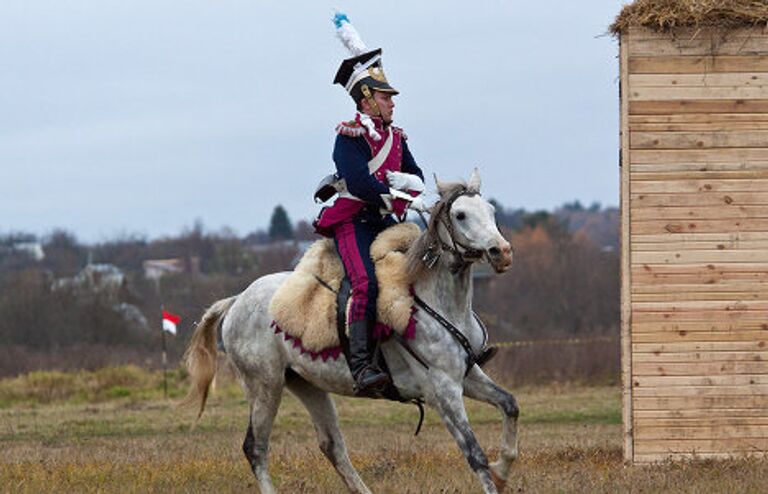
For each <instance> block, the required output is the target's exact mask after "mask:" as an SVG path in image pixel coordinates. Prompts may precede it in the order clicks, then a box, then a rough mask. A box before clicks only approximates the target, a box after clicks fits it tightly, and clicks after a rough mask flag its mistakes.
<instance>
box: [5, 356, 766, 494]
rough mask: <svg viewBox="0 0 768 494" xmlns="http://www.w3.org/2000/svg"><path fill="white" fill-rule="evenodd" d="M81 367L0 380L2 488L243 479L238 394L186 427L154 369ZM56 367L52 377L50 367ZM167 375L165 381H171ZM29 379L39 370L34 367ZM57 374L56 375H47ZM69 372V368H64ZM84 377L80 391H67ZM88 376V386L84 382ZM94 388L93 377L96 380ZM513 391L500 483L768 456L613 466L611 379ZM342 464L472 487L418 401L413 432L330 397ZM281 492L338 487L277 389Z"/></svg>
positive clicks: (656, 475) (391, 488) (700, 486)
mask: <svg viewBox="0 0 768 494" xmlns="http://www.w3.org/2000/svg"><path fill="white" fill-rule="evenodd" d="M131 372H132V373H133V377H132V378H131V379H128V380H127V381H126V379H120V378H118V379H117V381H119V382H122V383H123V384H115V383H114V382H115V375H120V373H119V372H112V374H109V373H107V375H108V376H111V377H108V378H104V377H102V381H101V383H102V384H103V386H101V387H100V386H98V385H95V384H93V383H94V382H95V381H96V380H97V379H96V378H94V377H93V376H91V375H81V376H79V377H78V378H77V379H76V380H75V381H77V382H80V383H81V385H77V384H72V383H70V385H71V390H70V391H71V392H70V393H68V394H67V393H64V394H60V395H57V394H55V393H53V394H51V393H52V392H51V390H50V389H49V388H45V386H43V391H42V392H40V393H39V394H34V393H29V392H27V394H24V393H23V392H22V391H23V390H24V389H26V388H23V387H22V386H23V385H24V386H27V387H28V386H29V383H25V382H22V381H18V380H16V381H13V380H6V381H0V453H1V454H0V490H1V491H2V492H14V493H16V492H35V493H37V492H67V493H74V492H105V493H113V492H242V491H243V490H246V489H245V488H248V489H250V490H255V489H256V488H255V486H254V479H253V477H252V475H251V473H250V470H249V468H248V465H247V463H246V461H245V459H244V457H243V455H242V452H241V444H242V440H243V436H244V432H245V428H246V426H247V408H248V407H247V404H246V403H245V402H244V401H243V400H242V399H241V398H240V393H239V390H238V389H237V388H236V386H235V385H234V384H231V383H230V384H223V385H221V386H219V389H218V390H217V393H216V394H215V395H214V397H213V398H212V399H211V401H210V403H209V406H208V408H207V410H206V414H205V415H204V417H203V419H202V420H201V422H200V424H199V425H198V427H197V428H196V429H195V430H194V431H190V429H189V426H190V423H191V421H192V413H191V412H190V411H188V410H183V409H178V408H176V407H174V406H173V405H172V402H171V401H166V400H163V399H162V394H161V391H160V389H161V388H160V386H159V382H160V381H159V377H158V376H157V375H147V373H144V374H141V373H140V372H139V371H136V370H135V369H134V370H131ZM59 377H60V376H59ZM182 377H183V376H181V377H179V376H174V379H173V381H172V384H171V392H172V394H174V395H178V394H179V393H180V384H182V383H183V380H182ZM37 378H38V380H43V381H45V378H41V376H38V377H37ZM57 379H58V378H57ZM70 381H71V380H70ZM82 386H86V388H87V389H86V390H83V389H81V388H82ZM88 386H90V388H88ZM102 388H103V389H102ZM514 391H516V395H517V397H518V400H519V402H520V405H521V409H522V415H521V425H520V431H521V432H520V446H521V457H520V459H519V461H518V462H517V464H516V466H515V468H514V469H513V473H512V476H511V478H510V481H509V485H508V487H507V492H568V493H570V492H590V493H593V492H606V493H607V492H764V491H765V480H764V479H765V478H766V476H768V461H757V460H755V461H729V462H688V463H676V464H662V465H656V466H652V467H626V466H624V465H623V463H622V452H621V410H620V390H619V389H618V388H615V387H585V386H577V385H548V386H543V387H537V388H533V387H530V388H523V389H519V390H514ZM337 405H338V409H339V413H340V417H341V425H342V429H343V431H344V433H345V435H346V439H347V445H348V447H349V449H350V455H351V457H352V461H353V463H354V464H355V465H356V466H357V468H358V470H359V471H360V474H361V476H362V477H363V479H364V480H365V481H366V482H367V483H368V485H369V487H370V488H371V489H372V490H373V491H374V492H384V493H453V492H477V490H478V484H477V483H476V482H475V479H474V477H473V475H472V474H471V473H470V470H469V468H468V467H467V465H466V463H465V461H464V459H463V457H461V456H460V454H459V453H458V449H457V447H456V446H455V444H454V442H453V440H452V439H451V438H450V436H449V435H448V433H447V431H446V430H445V428H444V427H443V426H442V424H441V423H440V421H439V419H438V417H437V415H436V414H434V412H431V411H428V412H427V417H426V421H425V424H424V428H423V430H422V432H421V434H420V435H419V436H418V437H416V438H414V437H413V430H414V427H415V425H416V420H417V417H418V413H417V410H416V408H415V407H413V406H408V405H401V404H394V403H386V402H379V401H375V402H374V401H371V400H353V399H348V398H339V399H337ZM468 411H469V415H470V419H471V421H472V423H473V426H474V430H475V432H476V433H477V436H478V438H479V439H480V441H481V444H482V445H483V446H484V447H485V448H486V451H487V452H488V453H489V454H490V457H491V458H495V454H496V451H497V446H498V435H499V433H500V430H501V428H500V416H499V414H498V413H497V412H496V410H495V409H493V408H491V407H489V406H487V405H483V404H479V403H474V402H468ZM270 451H271V453H270V454H271V457H270V468H271V472H272V475H273V478H274V480H275V484H276V486H277V487H278V489H280V490H281V492H287V493H295V492H322V493H325V492H343V486H342V483H341V481H340V480H339V479H338V477H337V475H336V473H335V471H334V470H333V468H332V467H331V465H330V463H328V461H327V460H326V459H325V458H324V457H323V456H322V455H321V454H320V452H319V450H318V448H317V444H316V441H315V436H314V430H313V428H312V425H311V422H310V420H309V418H308V415H307V413H306V412H305V411H304V409H303V408H302V407H301V405H300V404H299V403H298V401H297V400H296V399H294V398H293V397H292V396H291V395H290V394H289V393H286V395H285V397H284V399H283V403H282V406H281V409H280V412H279V414H278V418H277V421H276V425H275V429H274V432H273V436H272V443H271V449H270Z"/></svg>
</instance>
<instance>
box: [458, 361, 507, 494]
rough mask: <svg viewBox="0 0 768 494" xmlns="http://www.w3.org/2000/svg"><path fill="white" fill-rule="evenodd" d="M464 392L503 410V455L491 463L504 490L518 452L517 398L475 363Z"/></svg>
mask: <svg viewBox="0 0 768 494" xmlns="http://www.w3.org/2000/svg"><path fill="white" fill-rule="evenodd" d="M464 394H465V395H467V396H468V397H470V398H472V399H474V400H479V401H482V402H485V403H490V404H491V405H494V406H496V407H497V408H498V409H499V410H501V414H502V417H503V419H504V429H503V433H502V438H501V457H500V458H499V459H498V460H497V461H495V462H494V463H492V464H491V473H492V474H493V476H494V482H495V483H496V486H497V487H498V488H499V490H502V489H503V488H504V486H505V485H506V483H507V478H508V477H509V469H510V467H511V466H512V462H513V461H515V459H516V458H517V454H518V449H517V417H518V416H519V415H520V409H519V408H518V406H517V400H515V397H514V396H512V394H511V393H509V392H507V391H506V390H504V389H503V388H501V387H500V386H498V385H497V384H496V383H495V382H493V381H492V380H491V378H490V377H488V375H486V374H485V373H484V372H483V371H482V370H480V367H478V366H477V365H475V366H474V367H473V368H472V370H470V372H469V374H468V375H467V377H466V378H465V379H464Z"/></svg>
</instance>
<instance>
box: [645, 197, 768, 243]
mask: <svg viewBox="0 0 768 494" xmlns="http://www.w3.org/2000/svg"><path fill="white" fill-rule="evenodd" d="M704 184H706V182H705V183H704ZM704 184H702V183H699V184H696V185H697V186H698V187H704ZM693 185H694V184H688V183H686V184H685V187H688V188H689V190H691V192H686V193H680V192H678V193H675V192H643V193H639V192H638V193H636V194H633V195H632V197H631V198H630V202H631V207H632V208H637V207H661V206H665V207H675V206H678V207H680V206H731V205H735V206H745V205H751V206H763V205H767V204H768V193H762V192H719V191H711V190H709V191H707V190H704V191H693V189H695V188H696V187H693ZM644 237H645V236H644V235H633V238H632V241H633V242H635V241H640V240H641V239H642V238H644Z"/></svg>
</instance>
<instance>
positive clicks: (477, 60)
mask: <svg viewBox="0 0 768 494" xmlns="http://www.w3.org/2000/svg"><path fill="white" fill-rule="evenodd" d="M334 7H338V8H339V9H341V10H343V11H345V12H346V13H347V14H348V15H349V17H350V19H351V21H352V23H353V24H354V25H355V26H356V27H357V29H358V30H359V31H360V33H361V35H362V37H363V39H364V40H365V41H366V43H367V44H368V46H369V47H371V48H375V47H382V48H383V49H384V64H385V68H386V72H387V76H388V78H389V80H390V82H391V83H392V85H394V86H395V87H397V88H398V89H399V90H400V91H401V94H400V96H398V97H397V99H396V103H397V108H396V110H395V120H396V123H397V124H399V125H400V126H402V127H403V128H404V129H405V130H406V132H407V134H408V135H409V138H410V139H409V145H410V147H411V150H412V151H413V153H414V155H415V157H416V160H417V162H418V163H419V164H420V165H421V167H422V169H423V170H424V171H425V174H427V175H429V176H431V175H432V173H437V174H438V175H439V176H440V177H441V178H444V179H456V178H460V177H466V176H468V174H469V172H470V170H471V168H472V167H473V166H478V167H479V168H480V170H481V175H482V177H483V180H484V186H483V187H484V194H485V195H486V196H487V197H493V198H495V199H497V200H498V201H499V202H501V203H502V204H503V205H504V206H505V207H509V208H517V207H525V208H527V209H536V208H545V209H552V208H554V207H556V206H558V205H561V204H562V203H563V202H565V201H572V200H576V199H577V200H580V201H581V202H582V203H584V204H585V205H588V204H590V203H592V202H593V201H599V202H600V203H602V204H604V205H616V204H617V203H618V194H619V193H618V190H619V189H618V163H617V159H618V146H619V140H618V123H619V113H618V90H617V83H618V61H617V58H616V56H617V53H618V43H617V42H616V41H615V40H614V39H613V38H611V37H610V36H606V35H605V33H606V31H607V26H608V25H609V24H610V23H611V22H612V20H613V18H614V17H615V15H616V14H617V13H618V11H619V10H620V8H621V2H619V1H616V0H610V1H609V0H592V1H587V2H563V1H551V0H543V1H540V2H518V1H514V0H489V1H484V0H478V1H476V2H467V1H466V0H464V1H457V0H440V1H428V2H414V1H400V0H391V1H388V2H359V1H349V0H347V1H344V0H335V1H333V2H327V1H324V0H311V1H310V0H304V1H301V2H298V1H290V0H208V1H196V0H175V1H171V0H119V1H118V0H98V1H96V0H2V2H0V232H3V233H7V232H9V231H18V230H22V231H29V232H34V233H38V234H45V233H46V232H49V231H50V230H51V229H53V228H54V227H62V228H65V229H67V230H70V231H72V232H74V233H75V234H77V235H78V237H79V238H81V239H83V240H86V241H91V242H97V241H100V240H105V239H108V238H111V237H114V236H116V235H119V234H125V233H140V234H145V235H148V236H150V237H156V236H161V235H167V234H175V233H178V232H179V231H180V230H181V229H182V228H183V227H184V226H189V225H191V224H192V223H193V221H195V220H196V219H200V220H202V222H203V224H204V225H205V226H206V227H207V228H210V229H218V228H220V227H223V226H225V225H226V226H230V227H232V228H234V229H235V231H236V232H238V233H240V234H245V233H248V232H250V231H253V230H255V229H257V228H264V227H266V226H267V223H268V221H269V216H270V214H271V212H272V210H273V208H274V207H275V205H276V204H278V203H281V204H283V205H284V206H285V207H286V209H287V210H288V213H289V215H290V217H291V218H292V219H293V220H294V221H296V220H299V219H308V220H309V219H311V218H312V217H313V216H314V215H315V214H316V212H317V210H318V206H316V205H315V204H314V203H313V202H312V199H311V196H312V193H313V191H314V188H315V185H316V183H317V181H318V180H319V179H320V178H321V177H322V176H324V175H325V174H327V173H330V172H331V171H333V163H332V161H331V158H330V156H331V151H332V146H333V140H334V127H335V125H336V124H337V123H338V122H339V121H341V120H346V119H349V118H351V117H352V116H353V114H354V106H353V103H352V101H351V99H349V97H348V96H347V95H346V93H345V92H344V90H343V88H341V87H340V86H332V85H331V81H332V79H333V76H334V74H335V72H336V69H337V67H338V64H339V63H340V61H341V60H342V59H343V58H345V57H346V56H347V54H346V53H345V49H344V48H343V46H342V45H341V43H340V42H339V41H338V40H337V38H336V37H335V32H334V29H333V25H332V23H331V22H330V18H331V12H332V9H333V8H334ZM428 185H429V186H430V188H432V184H431V183H430V184H428Z"/></svg>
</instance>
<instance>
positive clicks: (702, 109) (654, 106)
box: [629, 99, 768, 116]
mask: <svg viewBox="0 0 768 494" xmlns="http://www.w3.org/2000/svg"><path fill="white" fill-rule="evenodd" d="M680 113H746V114H750V115H752V114H754V113H768V100H758V99H749V100H747V99H730V100H725V99H723V100H711V99H700V100H692V99H686V100H671V101H667V100H662V101H630V102H629V114H630V115H631V116H635V115H672V114H680Z"/></svg>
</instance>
